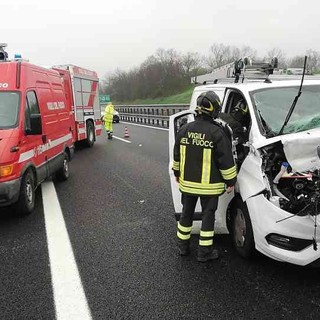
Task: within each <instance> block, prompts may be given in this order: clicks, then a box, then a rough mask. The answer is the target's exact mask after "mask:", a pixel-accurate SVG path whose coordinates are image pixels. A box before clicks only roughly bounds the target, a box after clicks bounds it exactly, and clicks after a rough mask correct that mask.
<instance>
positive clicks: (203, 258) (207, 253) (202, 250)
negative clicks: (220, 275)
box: [197, 246, 219, 262]
mask: <svg viewBox="0 0 320 320" xmlns="http://www.w3.org/2000/svg"><path fill="white" fill-rule="evenodd" d="M218 258H219V252H218V250H216V249H213V246H199V248H198V256H197V260H198V261H199V262H208V261H212V260H216V259H218Z"/></svg>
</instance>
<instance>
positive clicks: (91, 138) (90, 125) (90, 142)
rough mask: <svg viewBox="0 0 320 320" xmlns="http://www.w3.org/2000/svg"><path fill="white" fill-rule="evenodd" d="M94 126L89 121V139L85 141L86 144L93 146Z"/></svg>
mask: <svg viewBox="0 0 320 320" xmlns="http://www.w3.org/2000/svg"><path fill="white" fill-rule="evenodd" d="M94 138H95V137H94V127H93V124H92V122H91V121H88V123H87V139H86V141H85V143H86V146H87V147H88V148H91V147H92V146H93V144H94Z"/></svg>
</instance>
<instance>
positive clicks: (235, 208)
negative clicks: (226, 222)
mask: <svg viewBox="0 0 320 320" xmlns="http://www.w3.org/2000/svg"><path fill="white" fill-rule="evenodd" d="M231 224H232V225H231V226H232V233H231V235H232V242H233V246H234V248H235V249H236V251H237V252H238V253H239V254H240V256H242V257H244V258H250V257H252V256H253V254H254V252H255V245H254V237H253V230H252V224H251V219H250V215H249V212H248V208H247V206H246V204H245V203H244V202H243V201H242V199H240V198H238V197H237V198H236V199H235V201H234V203H233V204H232V207H231Z"/></svg>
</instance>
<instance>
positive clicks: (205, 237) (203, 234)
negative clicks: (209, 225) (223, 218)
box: [199, 230, 214, 246]
mask: <svg viewBox="0 0 320 320" xmlns="http://www.w3.org/2000/svg"><path fill="white" fill-rule="evenodd" d="M213 235H214V230H211V231H203V230H200V238H199V246H212V245H213Z"/></svg>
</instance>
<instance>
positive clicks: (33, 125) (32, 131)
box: [26, 114, 42, 135]
mask: <svg viewBox="0 0 320 320" xmlns="http://www.w3.org/2000/svg"><path fill="white" fill-rule="evenodd" d="M26 134H27V135H37V134H42V121H41V115H40V114H32V115H31V116H30V128H28V129H26Z"/></svg>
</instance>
